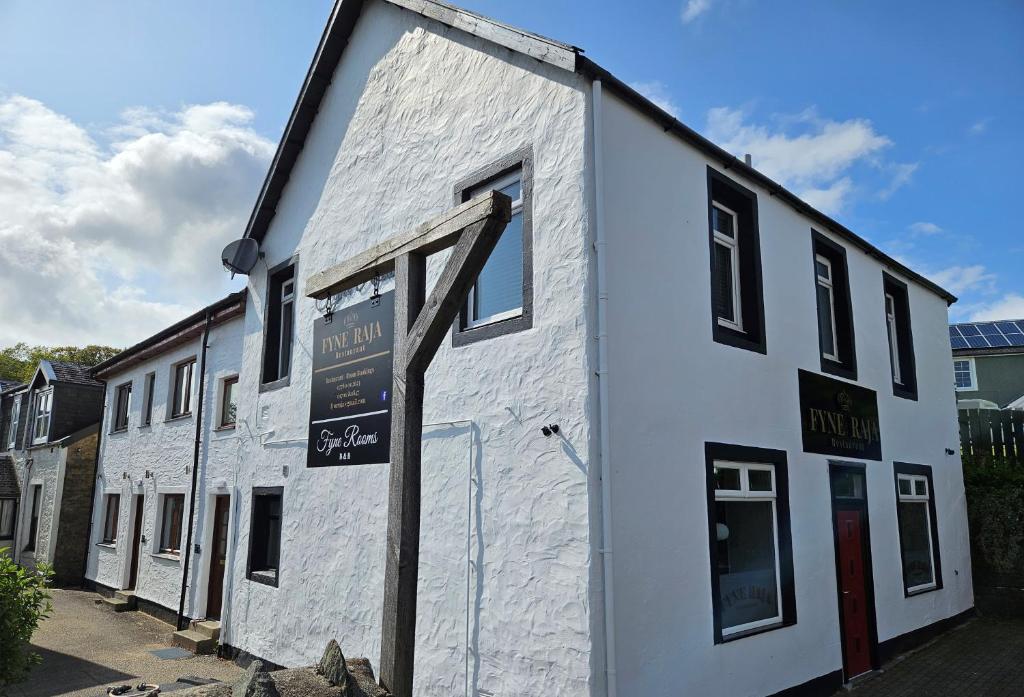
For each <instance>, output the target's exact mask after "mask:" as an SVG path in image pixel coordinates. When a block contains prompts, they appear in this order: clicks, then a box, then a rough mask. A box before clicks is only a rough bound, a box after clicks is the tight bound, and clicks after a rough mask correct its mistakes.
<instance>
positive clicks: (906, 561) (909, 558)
mask: <svg viewBox="0 0 1024 697" xmlns="http://www.w3.org/2000/svg"><path fill="white" fill-rule="evenodd" d="M893 469H894V472H895V475H896V498H897V508H896V517H897V519H898V521H899V533H900V556H901V558H902V562H903V588H904V591H905V593H906V594H907V595H911V594H913V593H920V592H921V591H926V590H932V589H935V588H941V587H942V574H941V570H940V564H939V536H938V526H937V525H936V521H935V498H934V492H933V490H932V472H931V468H930V467H928V466H926V465H909V464H905V463H901V462H895V463H893Z"/></svg>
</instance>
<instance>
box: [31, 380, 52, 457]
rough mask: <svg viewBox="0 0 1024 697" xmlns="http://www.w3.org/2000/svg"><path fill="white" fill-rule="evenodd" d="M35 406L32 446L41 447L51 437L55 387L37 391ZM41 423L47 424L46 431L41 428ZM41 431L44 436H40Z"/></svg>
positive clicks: (34, 400)
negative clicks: (44, 407)
mask: <svg viewBox="0 0 1024 697" xmlns="http://www.w3.org/2000/svg"><path fill="white" fill-rule="evenodd" d="M33 404H34V408H33V409H32V412H33V413H32V444H33V445H39V444H40V443H45V442H46V441H47V440H48V439H49V437H50V421H51V416H52V415H53V387H52V386H51V387H44V388H41V389H39V390H36V392H35V396H34V399H33ZM43 404H45V405H46V411H45V412H44V411H42V410H41V407H42V406H43ZM41 422H45V424H46V428H45V429H40V428H39V424H40V423H41ZM40 430H42V435H40V434H39V432H40Z"/></svg>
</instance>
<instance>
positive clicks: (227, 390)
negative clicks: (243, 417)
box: [218, 375, 238, 428]
mask: <svg viewBox="0 0 1024 697" xmlns="http://www.w3.org/2000/svg"><path fill="white" fill-rule="evenodd" d="M237 418H238V376H237V375H232V376H231V377H229V378H224V381H223V383H222V386H221V391H220V423H219V424H218V426H219V427H220V428H234V426H235V421H236V420H237Z"/></svg>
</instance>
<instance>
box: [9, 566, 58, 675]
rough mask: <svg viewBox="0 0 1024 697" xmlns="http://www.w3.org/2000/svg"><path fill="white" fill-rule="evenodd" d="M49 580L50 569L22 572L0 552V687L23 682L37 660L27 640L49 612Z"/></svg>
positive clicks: (50, 607)
mask: <svg viewBox="0 0 1024 697" xmlns="http://www.w3.org/2000/svg"><path fill="white" fill-rule="evenodd" d="M52 578H53V570H52V569H50V567H48V566H46V565H40V568H39V569H37V570H36V571H32V570H29V569H23V568H22V567H20V566H18V565H17V564H15V563H14V560H13V559H11V557H10V555H9V554H8V553H7V550H6V549H0V688H3V686H4V685H12V684H14V683H16V682H19V681H21V680H24V679H25V676H26V675H27V674H28V671H29V669H30V668H31V667H32V666H33V665H35V664H36V663H38V662H39V661H40V660H41V659H40V657H39V656H38V654H34V653H32V652H31V651H29V641H30V640H31V639H32V632H34V631H35V630H36V627H37V626H38V625H39V621H40V620H41V619H43V618H44V617H47V616H49V614H50V612H51V611H52V610H53V606H52V605H51V604H50V594H49V593H48V592H47V590H46V589H47V587H48V586H49V585H50V581H51V580H52ZM2 692H3V690H2V689H0V693H2Z"/></svg>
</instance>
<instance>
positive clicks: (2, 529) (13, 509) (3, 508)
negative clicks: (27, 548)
mask: <svg viewBox="0 0 1024 697" xmlns="http://www.w3.org/2000/svg"><path fill="white" fill-rule="evenodd" d="M17 514H18V500H17V499H0V538H4V539H9V538H12V537H14V521H15V520H16V519H17V517H18V515H17Z"/></svg>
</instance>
